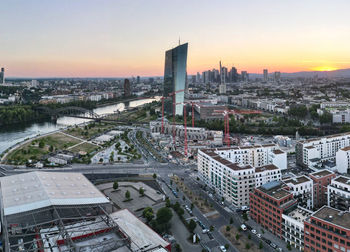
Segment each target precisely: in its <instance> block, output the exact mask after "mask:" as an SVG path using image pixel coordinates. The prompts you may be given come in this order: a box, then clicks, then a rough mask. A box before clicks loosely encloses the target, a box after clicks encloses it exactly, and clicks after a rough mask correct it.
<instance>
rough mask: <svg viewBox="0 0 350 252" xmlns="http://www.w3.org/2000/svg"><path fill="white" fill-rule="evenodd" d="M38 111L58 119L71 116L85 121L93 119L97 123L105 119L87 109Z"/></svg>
mask: <svg viewBox="0 0 350 252" xmlns="http://www.w3.org/2000/svg"><path fill="white" fill-rule="evenodd" d="M36 110H38V111H41V112H43V113H45V114H47V115H50V116H51V117H52V118H57V117H59V116H71V117H77V118H84V119H92V120H95V121H100V120H101V119H102V118H103V117H102V116H101V115H98V114H96V113H95V112H94V111H92V110H90V109H85V108H81V107H73V106H70V107H63V108H57V109H51V108H49V107H44V106H42V107H37V108H36Z"/></svg>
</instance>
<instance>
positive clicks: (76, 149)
mask: <svg viewBox="0 0 350 252" xmlns="http://www.w3.org/2000/svg"><path fill="white" fill-rule="evenodd" d="M97 149H98V146H96V145H94V144H90V143H82V144H79V145H78V146H75V147H73V148H71V149H69V151H71V152H74V153H78V152H79V151H86V153H88V154H89V153H90V152H93V151H94V150H97Z"/></svg>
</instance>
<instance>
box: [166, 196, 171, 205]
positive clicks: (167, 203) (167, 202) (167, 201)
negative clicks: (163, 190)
mask: <svg viewBox="0 0 350 252" xmlns="http://www.w3.org/2000/svg"><path fill="white" fill-rule="evenodd" d="M165 206H166V207H171V202H170V199H169V198H167V199H166V200H165Z"/></svg>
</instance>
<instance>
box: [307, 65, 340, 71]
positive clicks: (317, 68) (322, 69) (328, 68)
mask: <svg viewBox="0 0 350 252" xmlns="http://www.w3.org/2000/svg"><path fill="white" fill-rule="evenodd" d="M337 69H338V68H336V67H332V66H318V67H314V68H312V70H313V71H321V72H322V71H334V70H337Z"/></svg>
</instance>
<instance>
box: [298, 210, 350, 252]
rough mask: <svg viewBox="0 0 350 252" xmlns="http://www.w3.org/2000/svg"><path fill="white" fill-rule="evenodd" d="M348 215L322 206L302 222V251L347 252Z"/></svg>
mask: <svg viewBox="0 0 350 252" xmlns="http://www.w3.org/2000/svg"><path fill="white" fill-rule="evenodd" d="M349 237H350V213H349V212H348V211H346V212H342V211H340V210H338V209H334V208H332V207H328V206H323V207H322V208H321V209H319V210H318V211H316V212H315V213H313V214H312V215H311V216H310V217H309V218H307V219H306V220H305V221H304V244H305V245H304V251H305V252H309V251H322V252H330V251H333V252H341V251H342V252H349V251H350V238H349Z"/></svg>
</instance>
